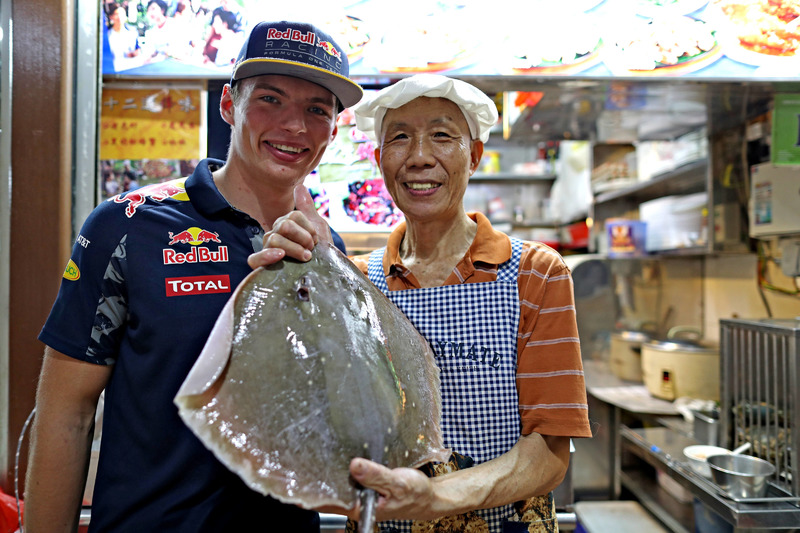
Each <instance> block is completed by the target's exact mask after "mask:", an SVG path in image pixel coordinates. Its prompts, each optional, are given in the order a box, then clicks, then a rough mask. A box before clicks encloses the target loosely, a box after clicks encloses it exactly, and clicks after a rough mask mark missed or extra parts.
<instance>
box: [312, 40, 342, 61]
mask: <svg viewBox="0 0 800 533" xmlns="http://www.w3.org/2000/svg"><path fill="white" fill-rule="evenodd" d="M317 46H319V47H320V48H322V49H323V50H325V51H326V52H328V53H329V54H330V55H332V56H333V57H335V58H336V59H341V58H342V54H341V53H340V52H339V50H337V49H336V47H335V46H333V43H332V42H330V41H319V42H317Z"/></svg>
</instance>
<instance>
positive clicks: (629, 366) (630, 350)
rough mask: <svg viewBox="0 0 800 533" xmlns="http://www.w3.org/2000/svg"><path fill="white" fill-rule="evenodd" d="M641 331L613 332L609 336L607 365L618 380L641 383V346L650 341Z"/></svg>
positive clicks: (648, 336)
mask: <svg viewBox="0 0 800 533" xmlns="http://www.w3.org/2000/svg"><path fill="white" fill-rule="evenodd" d="M650 338H651V337H650V335H648V334H647V333H644V332H643V331H615V332H613V333H612V334H611V343H610V351H609V356H608V365H609V368H610V369H611V372H612V373H613V374H614V375H615V376H617V377H618V378H620V379H624V380H628V381H635V382H637V383H641V382H642V344H643V343H645V342H647V341H649V340H650Z"/></svg>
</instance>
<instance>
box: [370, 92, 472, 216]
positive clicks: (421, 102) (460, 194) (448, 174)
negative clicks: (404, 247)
mask: <svg viewBox="0 0 800 533" xmlns="http://www.w3.org/2000/svg"><path fill="white" fill-rule="evenodd" d="M378 140H379V148H377V149H376V151H375V157H376V159H377V160H378V163H379V165H380V168H381V173H382V174H383V179H384V181H385V183H386V187H387V189H388V190H389V193H390V194H391V195H392V198H393V199H394V201H395V203H396V204H397V206H398V207H399V208H400V209H401V210H402V211H403V213H404V214H405V216H406V218H407V219H408V220H409V221H419V222H423V221H432V220H436V219H450V218H452V217H454V216H456V215H458V214H460V213H463V204H462V201H463V198H464V192H465V191H466V188H467V182H468V180H469V177H470V175H472V173H473V172H474V171H475V169H476V168H477V167H478V163H479V162H480V158H481V155H482V153H483V143H481V142H480V141H472V140H471V137H470V133H469V126H468V125H467V120H466V119H465V118H464V114H463V113H462V112H461V109H460V108H459V107H458V106H457V105H456V104H455V103H454V102H452V101H450V100H447V99H444V98H428V97H420V98H417V99H415V100H412V101H411V102H409V103H408V104H406V105H404V106H402V107H399V108H397V109H390V110H388V111H387V112H386V115H385V116H384V118H383V122H382V124H381V132H380V136H379V139H378Z"/></svg>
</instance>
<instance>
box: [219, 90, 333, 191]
mask: <svg viewBox="0 0 800 533" xmlns="http://www.w3.org/2000/svg"><path fill="white" fill-rule="evenodd" d="M238 83H239V85H240V87H238V89H239V96H238V98H237V100H236V102H233V100H232V99H231V96H230V92H229V91H226V92H224V93H223V96H222V101H221V108H222V116H223V118H224V119H225V121H226V122H228V123H229V124H230V125H231V126H232V131H231V149H230V153H229V161H228V162H229V163H230V162H232V161H233V162H234V163H238V164H243V165H244V168H247V169H249V170H250V171H251V172H252V175H255V176H264V177H266V178H268V179H271V180H276V181H277V182H278V183H282V184H285V185H286V186H287V187H294V186H295V185H296V184H298V183H300V182H302V181H303V179H304V178H305V177H306V176H307V175H308V174H310V173H311V171H313V170H314V169H315V168H316V167H317V165H318V164H319V161H320V159H322V155H323V154H324V153H325V149H326V148H327V147H328V144H330V142H331V141H333V139H334V137H335V136H336V132H337V128H336V112H337V107H336V105H337V102H336V97H335V96H334V95H333V93H331V92H330V91H329V90H327V89H325V88H324V87H322V86H320V85H317V84H316V83H312V82H309V81H306V80H303V79H300V78H293V77H290V76H278V75H265V76H257V77H254V78H247V79H244V80H241V81H239V82H238Z"/></svg>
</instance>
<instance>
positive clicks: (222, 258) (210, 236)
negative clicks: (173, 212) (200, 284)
mask: <svg viewBox="0 0 800 533" xmlns="http://www.w3.org/2000/svg"><path fill="white" fill-rule="evenodd" d="M168 235H169V242H168V243H167V244H169V245H170V246H174V245H176V244H189V245H191V249H190V250H189V251H188V252H185V253H182V252H178V251H176V250H174V249H173V248H164V249H163V250H162V251H161V252H162V254H163V258H164V264H165V265H183V264H185V263H225V262H227V261H228V247H227V246H219V247H217V249H216V250H211V249H210V248H209V247H208V246H200V245H201V244H206V243H209V242H216V243H222V241H221V240H220V238H219V233H217V232H216V231H209V230H206V229H202V228H198V227H196V226H193V227H191V228H187V229H185V230H183V231H179V232H177V233H174V232H172V231H170V232H168Z"/></svg>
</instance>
